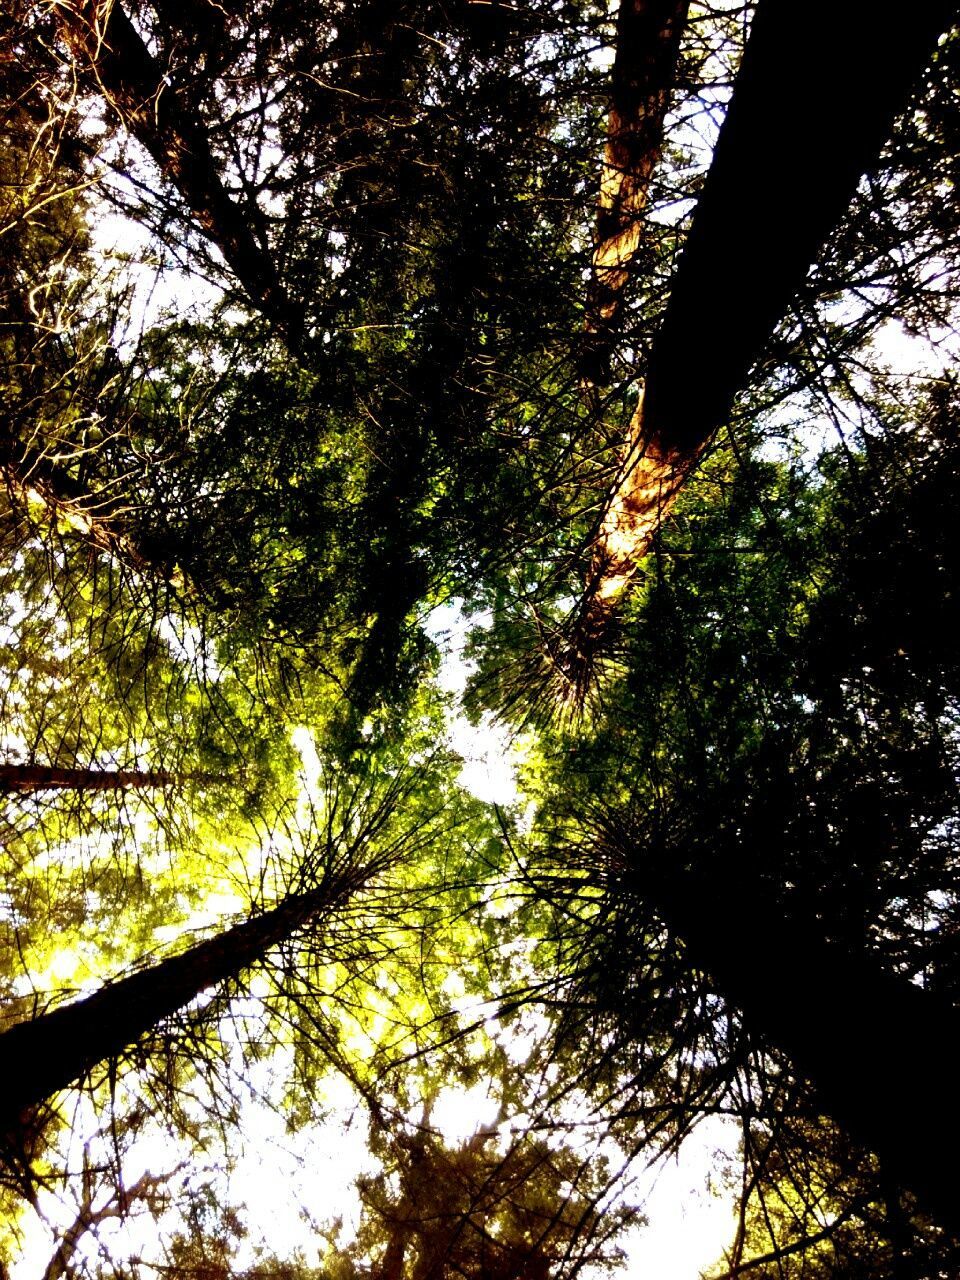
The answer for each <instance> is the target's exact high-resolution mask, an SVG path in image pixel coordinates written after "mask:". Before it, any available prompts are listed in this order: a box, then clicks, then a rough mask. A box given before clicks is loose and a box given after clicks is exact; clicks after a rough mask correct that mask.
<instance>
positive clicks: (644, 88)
mask: <svg viewBox="0 0 960 1280" xmlns="http://www.w3.org/2000/svg"><path fill="white" fill-rule="evenodd" d="M688 8H689V3H688V0H621V3H620V8H619V10H618V13H617V33H616V50H615V55H614V61H613V71H612V76H611V87H610V111H609V115H608V118H607V142H606V147H605V149H604V153H603V165H602V168H601V170H600V198H599V201H598V208H597V228H596V243H595V245H594V250H593V277H592V279H591V281H590V287H589V290H588V294H587V317H586V330H587V337H586V342H585V349H584V355H583V362H582V369H583V375H584V378H585V380H586V381H588V382H590V383H592V384H593V385H603V384H605V383H607V382H609V380H610V359H611V354H612V348H613V343H614V340H615V338H616V335H617V332H618V330H619V328H620V323H621V319H622V313H623V301H624V292H625V289H626V286H627V283H628V281H629V279H630V275H631V268H632V265H633V260H634V258H635V257H636V254H637V250H638V249H639V247H640V234H641V218H642V215H643V212H644V210H645V209H646V205H647V195H648V192H649V189H650V179H651V178H652V176H653V172H654V169H655V168H656V166H657V164H658V163H659V160H660V154H661V151H662V149H663V124H664V120H665V118H666V114H667V108H668V107H669V105H670V96H671V91H672V89H673V86H674V81H675V79H676V70H677V53H678V51H679V48H680V38H681V36H682V34H683V30H684V27H685V25H686V20H687V10H688Z"/></svg>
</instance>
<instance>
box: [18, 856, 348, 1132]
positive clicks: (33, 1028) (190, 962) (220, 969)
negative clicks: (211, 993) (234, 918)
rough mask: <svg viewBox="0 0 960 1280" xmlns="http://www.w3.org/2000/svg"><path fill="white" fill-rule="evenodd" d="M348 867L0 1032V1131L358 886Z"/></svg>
mask: <svg viewBox="0 0 960 1280" xmlns="http://www.w3.org/2000/svg"><path fill="white" fill-rule="evenodd" d="M358 882H359V877H350V876H349V875H347V876H343V877H340V878H338V879H337V880H336V881H335V882H333V883H331V884H328V885H323V886H321V887H320V888H319V889H317V890H315V891H313V892H311V893H306V894H301V895H298V896H295V897H291V898H288V899H287V900H286V901H285V902H283V903H281V904H280V906H278V907H275V908H274V909H273V910H272V911H267V912H265V913H264V914H263V915H260V916H255V917H253V918H252V919H250V920H246V921H244V922H243V923H242V924H238V925H235V926H234V927H233V928H232V929H228V930H227V931H226V932H225V933H222V934H219V935H217V936H216V937H214V938H209V939H208V940H207V941H205V942H200V943H198V944H197V945H196V946H194V947H191V948H190V949H189V950H188V951H185V952H184V953H183V954H182V955H178V956H171V957H170V959H168V960H163V961H161V962H160V963H159V964H155V965H152V966H151V967H150V968H148V969H143V970H141V971H140V972H139V973H133V974H131V975H130V976H129V977H126V978H120V979H119V980H118V981H116V982H113V983H111V984H110V985H109V986H106V987H103V988H102V989H101V990H100V991H97V992H95V993H94V994H93V995H92V996H87V997H86V998H85V999H83V1000H76V1001H74V1002H73V1003H72V1004H68V1005H64V1006H63V1007H61V1008H58V1009H53V1010H51V1011H50V1012H48V1013H44V1014H41V1015H40V1016H39V1017H38V1018H35V1019H33V1020H32V1021H30V1022H20V1023H17V1024H16V1025H15V1026H13V1027H11V1028H10V1029H9V1030H7V1031H4V1032H2V1033H0V1132H2V1131H11V1130H13V1129H15V1128H16V1127H17V1124H18V1121H19V1118H20V1117H21V1115H22V1114H23V1112H24V1111H25V1110H26V1109H27V1108H29V1107H31V1106H34V1105H36V1104H37V1103H40V1102H43V1101H44V1099H46V1098H49V1097H50V1096H51V1095H53V1094H55V1093H56V1092H57V1091H58V1090H60V1089H65V1088H66V1087H67V1086H68V1085H71V1084H74V1083H76V1082H77V1081H78V1080H80V1079H82V1077H83V1076H84V1075H86V1073H87V1072H88V1071H89V1070H90V1069H91V1068H92V1067H94V1066H96V1064H97V1063H98V1062H102V1061H104V1060H105V1059H107V1058H111V1057H113V1056H114V1055H116V1054H118V1053H121V1052H122V1051H123V1050H124V1049H126V1048H128V1047H129V1046H130V1045H133V1044H135V1043H136V1041H137V1040H138V1039H139V1038H140V1037H141V1036H142V1035H144V1034H145V1033H146V1032H148V1031H150V1030H151V1029H152V1028H153V1027H155V1026H156V1025H157V1024H158V1023H159V1022H161V1021H162V1020H163V1019H164V1018H167V1017H169V1016H170V1015H171V1014H173V1013H175V1012H176V1011H177V1010H178V1009H181V1008H183V1006H184V1005H187V1004H189V1003H190V1001H191V1000H193V999H194V998H195V997H196V996H198V995H199V994H200V993H201V992H202V991H206V990H207V989H208V988H209V987H212V986H214V985H215V984H216V983H218V982H223V981H224V980H225V979H227V978H232V977H235V976H236V975H237V974H239V973H240V972H241V971H242V970H243V969H245V968H247V967H248V966H249V965H251V964H253V963H254V962H255V961H257V960H260V959H261V958H262V957H263V956H264V955H265V954H266V953H267V952H268V951H269V950H270V948H271V947H273V946H275V945H276V944H277V943H278V942H281V941H283V940H284V939H285V938H288V937H290V936H291V935H292V934H293V933H295V932H296V931H297V930H298V929H300V928H302V927H303V926H304V925H305V924H307V923H308V922H309V921H310V920H311V919H313V918H314V917H315V916H317V915H319V914H320V913H321V912H324V911H329V910H331V909H332V908H334V907H336V906H337V905H339V904H340V903H341V902H343V901H344V900H345V899H346V898H347V896H348V895H349V894H350V893H351V891H352V890H353V889H354V888H355V887H356V886H357V884H358Z"/></svg>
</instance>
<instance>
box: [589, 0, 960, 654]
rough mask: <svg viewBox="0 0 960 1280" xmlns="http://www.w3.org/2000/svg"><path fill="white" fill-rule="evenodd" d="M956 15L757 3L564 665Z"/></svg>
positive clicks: (615, 590)
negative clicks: (881, 15)
mask: <svg viewBox="0 0 960 1280" xmlns="http://www.w3.org/2000/svg"><path fill="white" fill-rule="evenodd" d="M954 17H955V7H954V5H952V4H950V3H947V2H946V0H919V3H917V4H916V5H913V6H912V7H911V8H910V9H909V10H907V11H904V12H903V13H902V14H901V15H900V16H899V20H898V21H897V22H882V21H878V19H877V14H876V10H875V8H874V7H873V6H872V5H870V4H869V3H867V0H842V2H838V3H834V4H826V3H824V2H823V0H820V3H814V4H811V3H810V2H809V0H760V3H759V5H758V8H757V12H756V16H755V18H754V21H753V27H752V29H751V32H750V37H749V40H748V42H747V47H746V50H745V53H744V57H743V63H742V65H741V68H740V72H739V74H738V76H737V80H736V84H735V87H734V92H733V97H732V100H731V103H730V107H729V110H728V112H727V116H726V119H725V120H724V123H723V127H722V128H721V130H720V136H719V138H718V141H717V147H716V151H715V153H714V157H713V162H712V164H711V166H710V170H709V173H708V174H707V179H706V184H705V186H704V190H703V194H702V196H701V197H700V200H699V202H698V204H697V208H696V211H695V214H694V218H693V224H692V226H691V230H690V234H689V237H688V239H687V243H686V246H685V248H684V251H683V255H682V257H681V260H680V264H679V267H678V270H677V274H676V278H675V280H674V283H673V287H672V291H671V295H670V301H669V303H668V306H667V310H666V313H665V315H664V318H663V322H662V324H661V327H660V330H659V332H658V334H657V337H656V339H655V340H654V344H653V349H652V351H651V355H650V362H649V367H648V371H647V379H646V389H645V392H644V394H643V396H642V397H641V399H640V402H639V405H638V407H637V410H636V413H635V414H634V416H633V419H632V421H631V423H630V428H629V432H628V438H627V442H626V447H625V450H624V455H625V456H624V460H623V464H622V466H621V469H620V474H619V479H618V480H617V482H616V484H615V486H614V489H613V491H612V493H611V495H610V497H609V500H608V503H607V508H606V512H605V514H604V517H603V520H602V523H601V527H600V530H599V534H598V536H597V540H596V544H595V547H594V552H593V558H592V567H591V572H590V575H589V578H588V581H587V585H586V591H585V595H584V599H583V604H582V608H581V612H580V614H579V618H578V621H577V624H576V636H575V640H574V644H573V646H572V647H573V654H572V657H573V659H574V660H575V659H576V658H577V655H578V653H581V652H586V653H590V652H592V651H595V649H596V646H597V644H598V639H599V637H600V636H601V635H602V634H603V632H604V631H605V630H606V627H607V624H608V622H609V620H610V618H611V615H612V613H613V612H614V610H615V607H616V602H617V600H618V599H619V597H620V596H621V595H622V593H623V590H624V588H625V587H626V586H627V584H628V583H629V582H630V580H631V578H632V577H633V575H634V574H635V573H636V570H637V568H638V566H639V564H640V562H641V560H642V559H643V556H644V555H645V554H646V552H647V550H648V548H649V546H650V543H651V541H652V539H653V537H654V535H655V534H656V532H657V531H658V529H659V528H660V525H661V523H662V521H663V519H664V517H665V516H666V514H667V513H668V512H669V511H670V508H671V507H672V505H673V503H674V501H675V499H676V497H677V494H678V493H679V492H680V490H681V489H682V487H683V485H684V484H685V482H686V480H687V478H688V477H689V475H690V473H691V472H692V471H693V470H694V468H695V467H696V465H697V463H698V462H699V460H700V457H701V455H702V454H703V451H704V449H705V448H706V447H707V445H708V444H709V443H710V441H711V439H712V437H713V433H714V432H715V430H716V429H717V428H718V427H719V426H720V425H721V424H722V423H723V421H724V419H725V418H726V416H727V414H728V413H729V411H730V408H731V406H732V404H733V400H734V397H735V396H736V394H737V392H738V391H739V390H740V389H741V388H742V387H743V385H744V383H745V381H746V378H747V374H748V372H749V370H750V368H751V366H752V365H753V364H754V363H755V362H756V360H757V359H758V358H759V356H760V355H761V354H762V351H763V347H764V344H765V342H766V341H767V339H768V338H769V336H770V334H771V332H772V331H773V329H774V327H775V325H776V324H777V322H778V321H779V320H780V318H781V317H782V316H783V315H784V313H785V312H786V310H787V308H788V307H789V305H790V302H791V299H792V298H793V297H794V296H795V295H796V293H797V292H798V290H799V289H800V287H801V285H802V284H803V279H804V276H805V275H806V272H807V270H808V268H809V266H810V264H811V263H812V262H813V261H814V260H815V258H816V255H817V252H818V250H819V249H820V247H821V245H822V244H823V242H824V241H825V240H826V238H827V236H828V235H829V234H830V232H831V230H832V229H833V228H834V227H835V226H836V224H837V223H838V222H839V220H840V219H841V218H842V216H843V214H844V212H845V210H846V208H847V206H848V204H849V203H850V200H851V198H852V196H853V194H854V191H855V189H856V186H857V182H858V180H859V178H860V176H861V175H862V174H863V173H864V171H865V170H866V169H867V168H868V167H869V166H870V165H871V164H872V163H873V162H874V161H875V160H876V158H877V156H878V155H879V152H880V149H881V147H882V146H883V143H884V141H885V140H886V138H887V137H888V135H889V133H890V130H891V128H892V125H893V122H894V118H895V117H896V115H897V113H898V112H899V111H902V110H903V109H904V107H905V106H906V105H907V102H908V101H909V97H910V92H911V89H912V87H913V86H914V84H915V82H916V81H917V79H918V77H919V76H920V75H921V73H922V72H923V70H924V68H925V67H926V65H927V63H928V62H929V60H930V57H931V55H932V53H933V51H934V49H935V48H936V44H937V38H938V37H939V36H940V34H941V33H942V32H943V31H944V30H945V29H947V28H948V27H949V25H950V23H951V21H952V20H953V19H954Z"/></svg>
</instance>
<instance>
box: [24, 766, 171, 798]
mask: <svg viewBox="0 0 960 1280" xmlns="http://www.w3.org/2000/svg"><path fill="white" fill-rule="evenodd" d="M181 777H182V775H178V774H175V773H164V772H163V771H158V770H155V769H154V770H142V769H61V768H58V767H57V766H56V765H47V764H0V793H3V792H7V793H9V792H18V793H20V794H21V795H29V794H31V793H32V792H34V791H119V790H131V791H149V790H151V789H154V788H160V787H170V786H173V785H174V783H176V782H178V781H180V778H181Z"/></svg>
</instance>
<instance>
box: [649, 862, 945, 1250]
mask: <svg viewBox="0 0 960 1280" xmlns="http://www.w3.org/2000/svg"><path fill="white" fill-rule="evenodd" d="M656 892H657V900H658V905H659V906H660V908H661V910H662V911H663V914H664V915H665V916H666V918H667V919H668V921H669V922H670V924H671V925H672V927H674V928H675V929H676V930H677V932H678V934H679V935H680V936H681V937H683V938H684V939H685V941H686V943H687V945H688V947H689V950H690V952H691V957H692V959H693V960H694V962H695V963H696V964H697V965H698V966H699V967H701V968H702V969H704V970H705V971H706V972H707V973H709V974H711V975H712V977H713V978H714V980H715V981H716V984H717V987H718V988H719V989H720V990H721V991H723V992H725V994H726V995H727V996H728V998H729V999H730V1000H731V1001H732V1002H733V1003H735V1004H736V1005H738V1006H739V1007H740V1008H741V1009H742V1010H743V1012H744V1014H745V1016H746V1017H747V1018H748V1019H749V1024H748V1025H752V1026H753V1027H755V1028H756V1030H757V1031H759V1032H761V1033H762V1034H764V1035H766V1036H767V1037H769V1039H770V1040H771V1041H772V1042H773V1043H774V1044H776V1045H778V1046H779V1048H781V1049H782V1050H783V1051H784V1052H785V1053H787V1054H788V1055H789V1056H790V1058H791V1059H792V1060H793V1061H794V1063H795V1064H796V1066H797V1068H798V1069H799V1070H800V1072H801V1073H802V1074H803V1075H804V1076H806V1077H807V1079H808V1080H810V1081H811V1082H812V1083H813V1085H814V1086H815V1088H816V1091H817V1094H818V1096H819V1099H820V1102H821V1104H822V1106H823V1108H824V1111H825V1112H826V1113H827V1114H828V1115H830V1116H831V1117H832V1118H833V1120H835V1121H836V1123H837V1124H838V1125H840V1126H841V1127H842V1128H843V1129H844V1130H845V1131H846V1132H847V1133H848V1134H849V1135H850V1136H851V1137H852V1138H853V1139H855V1140H856V1141H857V1142H859V1143H860V1144H862V1145H863V1146H864V1147H866V1148H868V1149H870V1150H872V1151H874V1152H876V1153H877V1155H878V1156H879V1157H880V1159H881V1161H882V1163H883V1165H884V1168H885V1169H886V1170H887V1172H888V1174H890V1175H891V1176H893V1177H895V1178H896V1180H897V1182H898V1183H899V1184H900V1185H901V1186H902V1187H905V1188H908V1189H909V1190H911V1191H913V1192H914V1194H915V1195H916V1196H917V1198H918V1200H919V1201H920V1203H921V1205H923V1206H924V1207H925V1208H926V1209H927V1210H928V1211H929V1212H930V1213H931V1214H933V1216H934V1218H935V1220H936V1221H937V1222H939V1223H940V1225H942V1226H943V1227H944V1228H945V1229H946V1230H948V1231H950V1232H951V1233H952V1234H954V1235H955V1236H957V1237H958V1238H960V1192H958V1189H957V1187H958V1182H957V1164H956V1153H957V1151H958V1150H960V1096H958V1092H957V1086H956V1074H957V1067H956V1052H957V1051H956V1046H957V1044H958V1043H960V1014H958V1011H957V1010H956V1009H954V1008H952V1007H951V1006H949V1005H948V1004H946V1003H945V1002H942V1001H940V1000H939V999H938V998H936V997H935V996H934V995H932V994H931V993H930V992H926V991H923V990H921V989H920V988H919V987H915V986H913V985H912V984H911V983H909V982H907V981H906V980H905V979H903V978H900V977H897V976H896V975H894V974H890V973H887V972H885V971H884V970H882V969H881V968H880V966H879V964H878V963H877V961H876V960H875V959H874V958H873V957H871V956H870V955H869V954H867V953H857V952H855V951H854V950H852V949H850V948H847V947H844V946H841V945H839V944H837V943H834V942H830V941H825V940H824V939H823V938H822V936H821V935H820V934H819V932H818V931H817V929H816V928H815V927H811V923H812V922H804V921H799V922H798V921H797V920H795V919H792V918H789V917H786V916H785V915H784V913H783V908H782V907H780V906H778V905H776V904H774V903H764V902H763V901H762V900H760V899H758V897H757V895H756V894H755V893H754V892H753V891H752V889H751V886H750V885H748V884H745V883H743V881H742V878H741V877H740V876H738V873H737V869H736V868H735V867H730V866H724V868H723V874H722V876H706V877H704V876H702V875H698V876H697V878H696V880H690V879H689V878H688V877H677V876H670V875H669V874H667V875H665V876H664V878H663V880H662V881H661V882H660V884H659V886H658V888H657V890H656Z"/></svg>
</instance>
